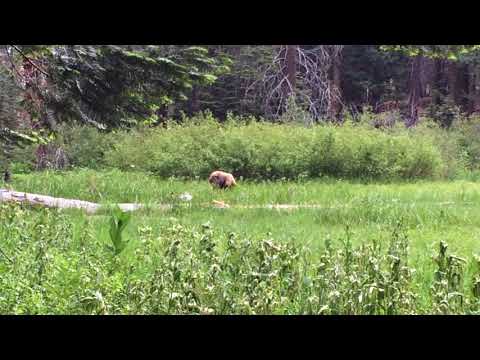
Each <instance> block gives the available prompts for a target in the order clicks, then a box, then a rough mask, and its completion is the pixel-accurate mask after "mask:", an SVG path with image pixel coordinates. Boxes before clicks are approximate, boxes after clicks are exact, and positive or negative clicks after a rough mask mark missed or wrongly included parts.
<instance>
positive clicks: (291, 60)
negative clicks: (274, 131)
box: [262, 45, 343, 120]
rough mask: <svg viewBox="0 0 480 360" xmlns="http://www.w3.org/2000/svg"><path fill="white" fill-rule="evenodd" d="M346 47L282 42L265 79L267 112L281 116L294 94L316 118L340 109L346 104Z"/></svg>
mask: <svg viewBox="0 0 480 360" xmlns="http://www.w3.org/2000/svg"><path fill="white" fill-rule="evenodd" d="M342 49H343V45H319V46H317V47H315V48H313V49H309V50H306V49H302V47H301V46H298V45H284V46H281V47H280V49H279V51H278V53H277V55H276V56H275V58H274V60H273V62H272V64H271V65H270V66H269V67H268V68H267V69H266V71H265V73H264V76H263V79H262V83H263V90H264V94H263V95H264V99H265V102H264V109H265V115H266V116H267V117H268V118H271V119H277V118H278V117H279V116H280V115H281V114H282V113H283V112H285V111H286V108H287V104H288V99H289V98H290V97H292V96H293V97H294V100H295V103H296V104H297V105H299V106H300V107H303V108H305V109H307V110H308V112H309V113H310V115H311V117H312V118H313V119H314V120H321V119H326V118H328V117H331V115H332V113H338V112H339V110H338V109H339V108H340V107H341V106H342V103H341V95H340V86H339V84H340V73H339V66H340V62H339V59H340V55H341V51H342Z"/></svg>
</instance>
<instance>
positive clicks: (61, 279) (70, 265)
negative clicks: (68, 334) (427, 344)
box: [0, 205, 480, 314]
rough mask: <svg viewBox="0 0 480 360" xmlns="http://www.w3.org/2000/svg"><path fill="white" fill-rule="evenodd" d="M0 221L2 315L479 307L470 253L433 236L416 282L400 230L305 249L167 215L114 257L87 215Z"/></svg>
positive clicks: (0, 209)
mask: <svg viewBox="0 0 480 360" xmlns="http://www.w3.org/2000/svg"><path fill="white" fill-rule="evenodd" d="M0 216H1V218H2V222H1V223H0V243H1V244H2V246H1V248H0V288H1V289H2V291H1V293H0V313H1V314H415V313H430V314H435V313H445V314H463V313H467V314H468V313H478V311H479V306H480V302H479V300H478V299H479V296H480V292H479V289H480V287H479V286H480V285H479V284H480V281H479V274H480V268H479V267H478V260H476V259H473V262H470V264H471V265H472V266H470V268H472V271H470V272H467V271H466V269H467V268H468V266H467V265H469V264H468V263H467V261H466V260H464V259H461V258H458V257H456V256H454V255H450V254H449V253H448V251H447V246H446V244H444V243H441V244H440V251H439V253H438V255H437V256H436V257H435V262H436V268H433V269H432V268H429V270H428V271H432V272H433V271H434V272H435V273H434V274H430V275H434V276H433V279H432V281H431V283H430V284H427V286H426V287H425V286H422V287H418V286H417V285H416V284H415V281H414V276H415V275H416V274H415V272H414V269H412V267H411V266H410V265H409V263H408V256H409V255H408V244H409V242H408V239H407V238H406V236H405V235H404V234H403V230H402V228H401V226H396V227H395V228H394V229H393V232H392V233H391V239H390V243H389V244H387V243H383V244H382V243H379V242H375V241H368V240H367V241H365V242H364V243H363V244H361V245H359V246H353V245H352V244H351V243H350V239H349V233H348V231H347V233H346V235H345V237H344V238H343V239H341V240H342V242H341V243H340V244H341V245H339V244H338V243H337V244H336V245H335V244H333V243H330V242H329V241H326V242H325V246H324V247H323V249H321V251H320V253H319V254H315V256H313V254H312V253H309V252H308V251H307V249H306V248H299V247H298V246H296V245H294V244H293V243H291V244H290V243H279V242H276V241H275V240H274V239H271V238H269V237H268V236H267V237H264V238H257V237H254V238H252V237H250V236H248V235H244V234H235V233H225V232H218V231H217V230H216V229H215V228H212V226H211V225H210V224H208V223H206V224H203V225H201V226H193V227H185V226H183V225H181V224H179V223H178V222H176V221H173V220H172V222H170V223H169V225H168V226H165V227H163V228H162V229H161V230H160V232H159V233H158V232H154V231H153V230H152V228H150V227H146V226H139V227H138V228H137V229H136V230H137V231H136V235H133V237H131V238H130V241H129V242H128V244H127V247H126V248H125V249H124V251H121V252H119V251H115V250H116V249H115V248H112V246H111V244H109V243H108V242H105V240H106V239H105V238H99V237H98V236H95V233H96V231H95V230H94V226H95V225H94V224H93V222H94V221H95V219H92V218H91V217H85V218H83V220H81V219H82V218H80V221H77V222H76V223H72V222H70V221H69V219H70V217H69V215H67V214H64V213H61V212H58V211H55V210H48V209H39V210H33V211H32V210H28V209H24V208H22V207H19V206H11V205H0ZM107 224H108V223H107ZM107 224H105V227H106V229H105V230H108V225H107ZM98 225H99V224H96V226H98ZM427 275H428V274H427ZM422 276H424V277H425V278H427V276H426V274H422ZM466 285H468V286H466ZM429 286H430V287H429Z"/></svg>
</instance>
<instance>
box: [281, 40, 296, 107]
mask: <svg viewBox="0 0 480 360" xmlns="http://www.w3.org/2000/svg"><path fill="white" fill-rule="evenodd" d="M297 47H298V45H286V50H285V51H286V54H285V73H284V75H285V77H286V78H287V80H288V85H287V86H285V98H288V97H289V96H290V95H292V93H294V92H295V86H296V78H297Z"/></svg>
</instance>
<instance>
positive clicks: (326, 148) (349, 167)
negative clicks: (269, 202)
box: [106, 114, 442, 180]
mask: <svg viewBox="0 0 480 360" xmlns="http://www.w3.org/2000/svg"><path fill="white" fill-rule="evenodd" d="M230 119H231V120H233V119H234V118H232V117H231V118H230ZM249 121H250V123H249V124H248V125H244V124H242V122H243V123H245V122H249ZM419 139H421V141H419ZM106 162H107V163H108V164H110V165H111V166H114V167H118V168H120V169H123V170H126V169H132V168H135V169H138V170H143V171H146V172H150V173H153V174H155V175H158V176H161V177H166V178H168V177H171V176H176V177H187V178H194V177H196V176H200V177H205V176H207V175H208V174H209V173H210V172H211V171H212V170H214V169H223V170H225V171H229V172H232V173H233V174H234V175H236V176H239V177H243V178H249V179H257V180H260V179H281V178H287V179H294V178H298V177H299V176H307V177H322V176H331V177H339V178H372V179H394V178H403V179H410V178H425V177H432V176H436V175H437V174H438V172H439V169H440V168H441V166H442V159H441V154H440V152H439V150H438V149H437V148H436V146H435V145H434V144H433V142H432V140H431V138H429V137H427V136H424V137H421V138H417V137H416V136H415V134H413V133H409V132H407V131H406V130H404V131H403V132H402V133H393V134H389V133H386V132H382V131H379V130H376V129H373V128H371V127H368V126H363V125H345V126H342V127H336V126H333V125H328V126H315V127H313V128H306V127H304V126H301V125H295V124H283V125H275V124H270V123H261V122H252V121H251V120H248V119H242V118H235V121H229V122H227V123H226V124H224V125H220V124H218V123H217V122H216V121H215V120H214V119H213V118H212V117H211V116H210V115H208V114H204V115H199V116H197V117H194V118H192V119H191V120H190V121H187V123H186V124H184V125H175V124H170V125H169V127H168V128H167V129H164V128H162V129H160V128H158V129H149V130H144V131H140V132H136V133H134V134H128V135H127V134H125V136H123V138H119V139H118V141H117V143H116V144H115V146H114V150H111V151H108V152H107V154H106Z"/></svg>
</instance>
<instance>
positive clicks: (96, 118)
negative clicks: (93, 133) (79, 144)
mask: <svg viewBox="0 0 480 360" xmlns="http://www.w3.org/2000/svg"><path fill="white" fill-rule="evenodd" d="M165 48H168V47H164V46H119V45H118V46H117V45H102V46H83V45H73V46H71V45H68V46H40V47H36V48H31V47H28V46H27V47H26V48H24V50H25V51H26V52H27V53H28V54H29V56H32V57H37V58H39V59H42V61H44V62H45V63H46V68H47V71H48V74H49V75H48V85H47V86H45V87H43V88H35V92H37V93H38V95H39V96H40V98H42V99H43V100H44V101H43V105H44V106H45V107H46V108H47V109H48V111H49V112H50V114H52V112H53V114H54V115H55V118H56V120H57V121H62V120H63V121H67V122H70V121H72V120H76V121H82V122H84V123H88V124H90V125H94V126H96V127H98V128H112V127H117V126H126V127H130V126H132V125H135V124H136V122H137V121H138V120H139V119H142V120H143V119H145V118H147V117H150V116H152V115H155V112H156V110H154V109H158V108H164V107H165V106H166V105H168V104H171V103H174V102H177V101H183V100H186V99H187V95H188V93H189V91H190V90H191V88H192V87H193V86H194V85H196V84H198V85H202V86H208V85H211V84H212V83H214V82H215V80H216V79H217V76H218V75H219V74H223V73H225V72H227V71H228V70H229V68H228V64H229V62H228V59H227V58H226V57H216V58H213V57H210V56H209V54H208V51H207V50H206V49H205V48H203V47H199V46H176V47H175V49H173V51H171V50H172V49H165ZM40 50H41V51H40Z"/></svg>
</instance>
